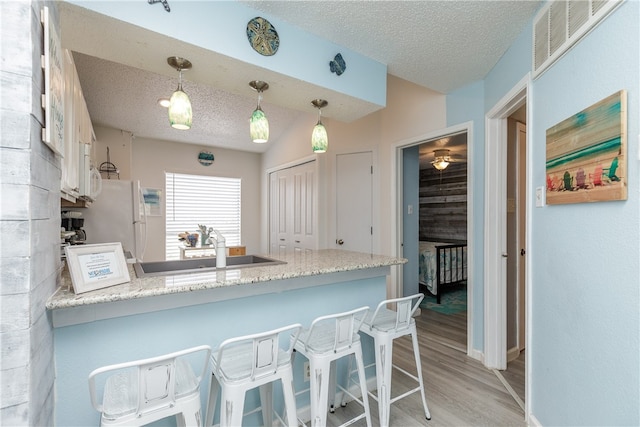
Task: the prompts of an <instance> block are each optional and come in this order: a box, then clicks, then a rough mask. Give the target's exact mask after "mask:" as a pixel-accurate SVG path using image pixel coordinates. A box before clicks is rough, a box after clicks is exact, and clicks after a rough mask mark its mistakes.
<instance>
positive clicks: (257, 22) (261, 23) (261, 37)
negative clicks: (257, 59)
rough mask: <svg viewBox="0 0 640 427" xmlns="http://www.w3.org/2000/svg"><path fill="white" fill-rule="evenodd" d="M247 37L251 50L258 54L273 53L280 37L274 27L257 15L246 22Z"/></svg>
mask: <svg viewBox="0 0 640 427" xmlns="http://www.w3.org/2000/svg"><path fill="white" fill-rule="evenodd" d="M247 38H248V39H249V43H250V44H251V47H252V48H253V50H255V51H256V52H258V53H259V54H260V55H264V56H271V55H275V53H276V52H277V51H278V47H280V38H279V37H278V32H277V31H276V29H275V27H274V26H273V25H271V22H269V21H267V20H266V19H264V18H261V17H259V16H258V17H255V18H253V19H252V20H251V21H249V23H248V24H247Z"/></svg>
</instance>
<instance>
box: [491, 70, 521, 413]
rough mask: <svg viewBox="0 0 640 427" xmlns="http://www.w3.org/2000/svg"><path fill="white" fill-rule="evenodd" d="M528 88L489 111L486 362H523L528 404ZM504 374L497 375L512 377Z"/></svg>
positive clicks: (502, 365) (501, 367)
mask: <svg viewBox="0 0 640 427" xmlns="http://www.w3.org/2000/svg"><path fill="white" fill-rule="evenodd" d="M529 87H530V76H529V75H527V76H525V78H523V79H522V80H521V81H520V82H519V83H518V84H517V85H516V86H515V87H514V88H513V89H512V90H511V91H510V92H509V93H508V94H507V95H506V96H505V97H504V98H502V100H500V101H499V102H498V103H497V104H496V106H495V107H494V108H493V109H491V111H489V113H488V114H487V121H486V123H487V129H486V138H485V177H486V178H485V203H484V205H485V227H484V256H485V269H484V290H485V292H484V294H485V298H484V313H485V315H484V317H485V321H484V354H485V360H484V363H485V366H487V367H488V368H491V369H494V370H496V372H498V371H505V370H506V369H507V362H508V361H509V360H514V361H519V362H521V365H520V366H521V367H522V368H524V372H522V373H521V377H522V379H524V384H516V385H515V387H512V388H514V389H515V388H518V389H520V390H524V393H522V392H520V393H517V394H524V396H522V397H521V400H524V404H525V406H528V402H527V401H526V398H525V397H526V396H527V395H528V394H529V393H528V390H527V387H528V383H529V382H528V381H527V379H526V372H527V366H526V365H527V364H528V362H529V360H528V357H526V354H527V353H529V352H530V346H529V342H530V341H529V340H528V339H527V335H526V330H527V329H528V328H527V325H528V323H527V322H528V316H527V313H528V311H529V310H528V302H527V301H530V299H529V298H528V295H529V294H530V290H529V289H527V286H526V283H527V281H528V279H529V276H530V272H529V271H528V269H527V268H526V254H527V252H528V245H527V241H530V239H529V233H530V227H529V218H530V214H529V213H530V209H531V208H530V206H528V205H527V203H526V201H527V200H531V185H530V184H529V183H530V182H531V179H530V174H531V172H530V168H529V167H528V164H529V163H530V162H529V161H528V160H527V159H528V158H530V156H529V153H530V151H531V148H530V144H528V143H527V136H526V127H525V126H526V122H527V107H526V106H527V93H528V89H529ZM517 117H519V118H517ZM522 350H524V351H522ZM503 373H504V374H505V375H501V374H499V376H501V377H505V378H506V377H508V376H510V375H508V374H507V373H506V372H503ZM514 398H516V396H514ZM516 401H518V399H517V398H516ZM518 403H520V402H518ZM525 413H528V408H526V409H525Z"/></svg>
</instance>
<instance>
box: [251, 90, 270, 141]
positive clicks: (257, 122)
mask: <svg viewBox="0 0 640 427" xmlns="http://www.w3.org/2000/svg"><path fill="white" fill-rule="evenodd" d="M249 86H251V87H252V88H253V89H254V90H255V91H256V92H258V106H257V107H256V109H255V111H254V112H253V113H252V114H251V117H250V118H249V134H250V135H251V140H252V141H253V142H255V143H258V144H262V143H265V142H267V141H268V140H269V121H268V120H267V116H265V115H264V111H262V108H260V101H261V100H262V92H263V91H265V90H267V89H269V83H266V82H263V81H261V80H254V81H252V82H249Z"/></svg>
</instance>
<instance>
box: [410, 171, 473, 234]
mask: <svg viewBox="0 0 640 427" xmlns="http://www.w3.org/2000/svg"><path fill="white" fill-rule="evenodd" d="M419 197H420V219H419V221H420V240H421V241H431V242H459V241H466V240H467V164H466V163H464V162H454V163H451V164H450V165H449V166H448V167H447V168H446V169H445V170H443V171H442V173H441V172H440V171H438V170H436V169H435V168H433V167H427V168H424V169H421V170H420V194H419Z"/></svg>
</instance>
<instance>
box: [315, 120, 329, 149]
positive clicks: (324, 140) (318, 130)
mask: <svg viewBox="0 0 640 427" xmlns="http://www.w3.org/2000/svg"><path fill="white" fill-rule="evenodd" d="M328 146H329V137H328V136H327V129H326V128H325V127H324V125H323V124H322V122H318V124H317V125H315V127H314V128H313V133H312V134H311V147H312V148H313V152H314V153H326V152H327V147H328Z"/></svg>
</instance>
